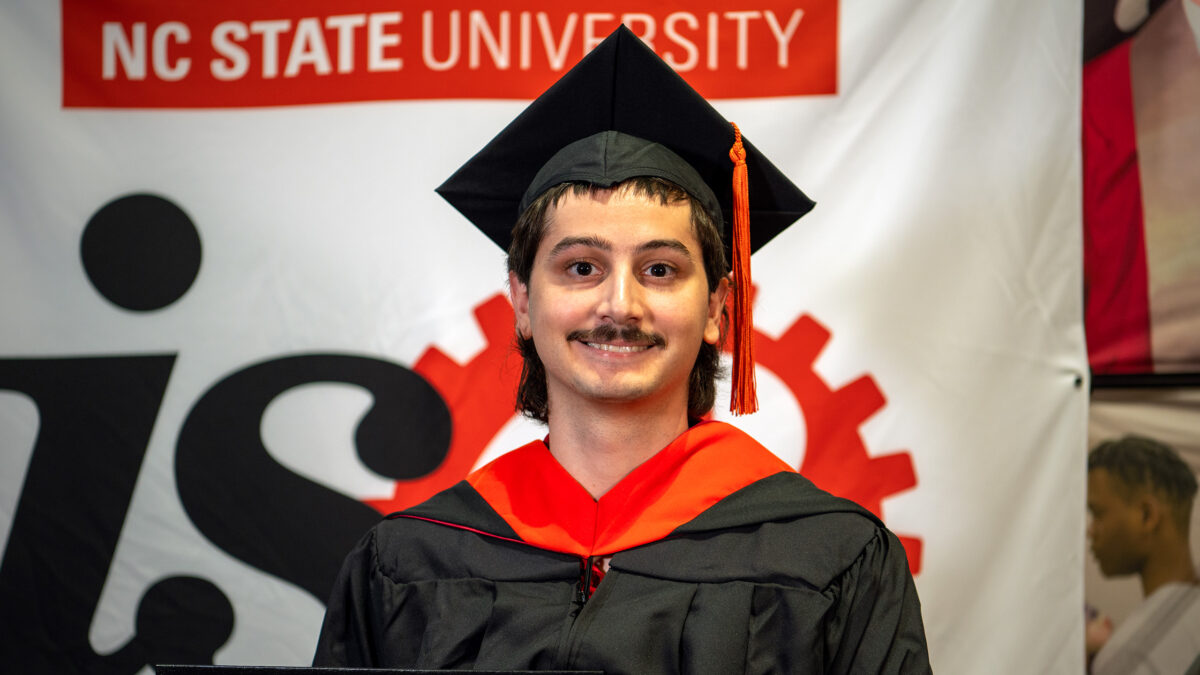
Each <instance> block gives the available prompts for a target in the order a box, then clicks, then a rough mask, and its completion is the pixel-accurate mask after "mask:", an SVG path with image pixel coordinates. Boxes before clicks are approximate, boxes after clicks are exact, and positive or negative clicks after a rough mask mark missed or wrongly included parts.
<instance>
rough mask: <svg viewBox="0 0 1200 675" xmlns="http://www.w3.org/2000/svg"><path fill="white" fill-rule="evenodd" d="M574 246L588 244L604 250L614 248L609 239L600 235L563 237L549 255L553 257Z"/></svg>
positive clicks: (589, 246)
mask: <svg viewBox="0 0 1200 675" xmlns="http://www.w3.org/2000/svg"><path fill="white" fill-rule="evenodd" d="M573 246H586V247H588V248H598V249H600V250H602V251H611V250H612V243H611V242H609V241H608V240H607V239H601V238H600V237H566V238H564V239H562V240H561V241H559V242H558V243H557V244H555V245H554V248H552V249H550V253H549V256H550V257H551V258H553V257H554V256H556V255H558V254H559V253H562V252H563V251H565V250H567V249H569V248H571V247H573Z"/></svg>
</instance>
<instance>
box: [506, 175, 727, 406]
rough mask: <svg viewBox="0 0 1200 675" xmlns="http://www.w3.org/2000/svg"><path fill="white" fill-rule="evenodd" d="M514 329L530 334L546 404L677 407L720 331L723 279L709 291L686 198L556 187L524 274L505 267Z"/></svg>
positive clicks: (685, 403)
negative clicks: (666, 200) (559, 191)
mask: <svg viewBox="0 0 1200 675" xmlns="http://www.w3.org/2000/svg"><path fill="white" fill-rule="evenodd" d="M509 281H510V286H511V288H512V299H513V308H514V310H515V312H516V323H517V331H518V332H519V333H520V334H521V335H524V336H527V337H528V336H531V337H532V338H533V340H534V342H535V344H536V346H537V352H538V355H539V356H540V357H541V360H542V363H543V365H544V366H545V369H546V388H547V393H548V395H549V400H550V403H551V406H552V409H554V410H570V409H572V408H574V407H575V406H576V404H578V403H582V402H612V403H618V402H647V403H649V402H652V403H653V404H654V405H665V406H675V405H678V406H679V409H680V410H681V411H686V409H687V396H688V376H689V374H690V372H691V370H692V366H693V365H694V364H695V362H696V354H697V353H698V352H699V349H700V345H701V343H702V342H704V341H707V342H710V343H715V342H716V341H717V339H718V338H719V336H720V316H721V310H722V308H723V306H724V302H725V294H726V292H727V289H728V284H727V282H726V281H724V280H722V282H721V284H720V285H719V287H718V289H717V291H716V292H715V293H712V294H709V292H708V284H707V280H706V278H705V274H704V264H703V259H702V253H701V249H700V244H699V242H698V240H697V238H696V235H695V233H694V232H693V228H692V223H691V208H690V206H689V205H688V204H687V203H676V204H669V205H662V204H660V203H659V202H658V200H657V199H655V198H648V197H644V196H641V195H634V194H631V193H629V192H628V191H625V190H621V189H617V190H615V191H601V192H598V193H595V194H592V195H582V196H577V195H574V194H571V193H568V194H566V195H565V196H564V197H563V199H562V200H561V201H560V202H559V203H558V205H557V206H556V207H554V208H552V209H551V210H550V212H549V213H548V214H547V224H546V230H545V234H544V236H543V237H542V241H541V243H540V244H539V245H538V250H537V255H536V256H535V258H534V261H533V267H532V269H531V271H530V275H529V284H528V285H525V284H522V283H521V282H520V281H519V280H518V279H517V278H516V277H515V275H510V279H509Z"/></svg>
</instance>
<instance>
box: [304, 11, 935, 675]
mask: <svg viewBox="0 0 1200 675" xmlns="http://www.w3.org/2000/svg"><path fill="white" fill-rule="evenodd" d="M731 146H732V147H733V148H734V151H733V153H732V156H733V158H734V159H735V160H736V163H735V162H731V160H730V156H731V153H730V147H731ZM743 157H744V158H745V164H746V165H748V169H743V168H742V167H743V164H742V159H743ZM746 173H748V175H749V178H748V182H749V183H750V184H751V185H753V186H755V187H756V189H757V193H756V194H758V195H760V196H758V197H757V199H756V200H755V199H752V200H751V201H749V202H748V203H747V202H739V198H738V197H731V196H730V195H733V194H736V193H737V192H738V191H739V190H742V192H743V196H744V186H745V184H746V182H747V181H746ZM739 174H740V175H739ZM734 184H740V185H742V186H743V187H742V188H738V187H733V188H731V185H734ZM439 192H441V193H442V195H443V196H445V197H446V198H447V199H448V200H450V201H451V203H453V204H454V205H455V206H456V207H457V208H458V209H459V210H460V211H462V212H463V213H464V214H465V215H467V217H469V218H470V219H471V220H472V221H473V222H474V223H475V224H476V225H477V226H479V227H480V229H481V230H483V231H484V232H485V233H486V234H488V235H489V237H491V238H492V239H493V240H494V241H496V242H497V243H498V244H500V245H501V246H502V247H503V248H505V249H507V250H508V251H509V283H510V288H511V297H512V302H513V309H514V311H515V315H516V332H517V336H518V343H519V345H520V348H521V351H522V355H523V356H524V358H525V366H524V368H525V369H524V372H523V374H522V382H521V388H520V391H519V392H518V408H519V409H521V410H522V411H523V412H525V414H527V415H529V416H531V417H534V418H535V419H539V420H541V421H543V422H546V423H547V426H548V428H549V431H548V434H547V436H546V438H545V439H544V440H541V441H535V442H532V443H530V444H528V445H526V446H523V447H521V448H518V449H516V450H514V451H512V452H510V453H508V454H507V455H504V456H502V457H501V458H499V459H497V460H495V461H494V462H492V463H491V464H489V465H487V466H485V467H483V468H481V469H480V470H478V471H476V472H475V473H473V474H471V475H470V476H469V477H468V478H467V480H466V481H464V482H462V483H460V484H459V485H457V486H455V487H454V488H452V489H450V490H448V491H446V492H443V493H441V494H439V495H437V496H435V497H434V498H433V499H431V500H430V501H428V502H426V503H424V504H422V505H420V506H417V507H415V508H413V509H410V510H408V511H405V512H402V513H399V514H393V516H391V517H389V518H388V519H387V520H385V521H384V522H383V523H381V524H380V525H378V526H377V527H376V528H374V529H373V530H372V531H371V532H370V533H368V535H367V536H366V537H365V538H364V539H363V540H362V542H361V543H360V545H359V546H358V548H356V549H355V551H353V552H351V554H350V556H349V557H348V559H347V562H346V565H345V567H344V569H343V571H342V574H341V576H340V578H339V581H338V584H337V587H336V588H335V590H334V594H333V597H332V598H331V600H330V603H329V609H328V612H327V614H326V620H325V626H324V628H323V630H322V635H321V639H320V644H319V645H318V649H317V657H316V659H315V662H316V663H317V664H334V665H353V666H400V667H420V668H457V669H490V670H546V669H561V670H569V669H576V670H589V669H590V670H599V671H603V672H606V673H678V672H689V673H714V674H718V673H732V672H739V673H765V672H784V673H848V672H856V673H858V672H861V673H896V672H927V671H928V669H929V665H928V655H927V652H926V646H925V637H924V630H923V627H922V623H921V616H920V607H919V602H918V600H917V596H916V592H915V589H914V587H913V582H912V577H911V575H910V574H909V571H908V566H907V561H906V559H905V555H904V550H903V548H902V547H901V546H900V544H899V542H898V541H897V539H896V538H895V536H893V535H892V534H891V533H890V532H888V531H887V530H886V529H885V528H884V527H883V526H882V524H881V523H879V521H878V520H877V519H875V518H874V517H873V516H872V515H871V514H869V513H868V512H866V511H864V510H863V509H861V508H859V507H858V506H856V505H854V504H852V503H850V502H847V501H845V500H841V499H837V498H834V497H832V496H830V495H828V494H826V493H824V492H821V491H820V490H818V489H816V488H815V487H814V486H813V485H812V484H811V483H809V482H808V481H806V480H805V479H803V478H801V477H800V476H799V475H798V474H796V473H795V472H794V470H792V469H791V468H790V467H788V466H787V465H786V464H784V463H783V462H781V461H780V460H779V459H777V458H776V457H775V456H774V455H773V454H771V453H770V452H769V451H768V450H766V449H765V448H763V447H762V446H761V445H759V444H758V443H756V442H755V441H754V440H753V439H751V438H750V437H749V436H747V435H746V434H744V433H742V432H740V431H739V430H737V429H736V428H734V427H732V426H730V425H726V424H722V423H718V422H711V421H707V422H706V421H703V420H702V418H703V417H704V416H705V415H707V413H709V412H710V411H711V408H712V406H713V399H714V391H715V389H714V378H715V376H716V374H717V371H718V370H719V367H718V357H719V350H720V341H721V337H722V332H723V329H724V327H725V321H726V319H725V307H726V298H727V295H728V294H730V292H731V283H732V282H731V279H730V277H729V276H728V270H729V266H728V264H727V262H726V251H725V246H724V244H723V243H722V239H721V232H722V230H723V229H724V227H723V221H724V217H723V211H724V210H726V209H725V208H724V207H725V206H726V205H732V207H733V208H732V209H730V210H732V211H734V212H735V214H736V213H737V212H739V211H740V213H741V215H740V216H737V215H735V223H734V226H733V228H732V229H733V230H734V235H733V238H734V239H739V235H741V236H740V242H736V241H735V244H734V246H733V247H732V248H733V253H734V257H735V262H734V265H733V267H734V270H735V271H734V279H733V280H732V281H733V282H740V285H741V290H742V291H743V292H746V291H748V290H749V279H748V276H747V275H746V273H745V270H746V267H745V265H746V258H747V257H748V255H749V249H750V248H753V247H755V246H759V245H762V244H763V243H765V242H766V241H767V240H768V239H769V238H770V237H771V236H773V235H774V234H776V233H778V232H779V231H781V230H782V229H783V228H784V227H786V226H787V225H789V224H790V223H791V222H792V221H794V220H795V219H796V218H798V217H799V216H800V215H803V214H804V213H805V212H807V211H808V209H809V208H811V206H812V203H811V202H810V201H809V200H808V198H807V197H805V196H804V195H803V193H801V192H800V191H799V190H798V189H796V188H795V186H793V185H791V183H790V181H788V180H787V179H786V177H784V176H783V175H782V174H781V173H779V172H778V171H777V170H776V169H775V168H774V167H772V166H770V164H769V162H766V160H765V159H763V158H761V157H760V156H758V155H757V152H756V151H755V150H754V149H753V147H751V146H749V145H748V144H745V145H743V144H742V143H741V141H740V138H739V137H738V135H737V132H736V130H735V129H734V128H733V127H731V126H730V125H729V124H728V123H727V122H725V121H724V119H723V118H721V116H720V115H718V114H717V113H716V112H715V111H714V110H712V108H711V107H709V106H708V105H707V103H705V102H704V101H703V99H701V98H700V97H699V96H698V95H696V94H695V92H693V91H692V90H691V89H690V88H689V87H688V86H687V85H686V84H685V83H683V81H682V80H681V79H680V78H679V77H678V76H677V75H675V74H674V73H673V72H672V71H671V70H670V69H669V68H668V67H667V66H666V65H665V64H663V63H662V62H661V61H660V60H659V59H658V58H657V57H656V56H655V55H654V54H653V52H650V51H649V50H648V49H647V48H646V47H645V46H644V45H643V44H642V43H641V42H640V41H639V40H638V39H637V38H636V37H635V36H633V35H632V33H629V32H628V31H627V30H625V29H621V30H619V31H618V32H617V33H615V34H614V35H613V36H611V37H610V38H609V39H608V40H606V41H605V42H604V43H603V44H601V45H600V46H599V47H597V48H596V50H594V51H593V52H592V53H591V54H590V55H589V56H588V57H586V58H585V59H584V60H583V61H581V62H580V64H579V65H578V66H576V67H575V68H574V69H572V71H570V72H569V73H568V74H567V75H565V76H564V77H563V78H562V80H560V81H559V83H558V84H556V85H555V86H554V87H552V88H551V89H550V90H548V91H547V92H546V93H545V94H543V96H541V97H539V98H538V100H536V101H535V102H534V103H533V104H531V105H530V107H529V108H528V109H527V110H526V112H525V113H523V114H522V115H521V116H520V117H518V118H517V120H515V121H514V122H513V123H512V124H510V125H509V127H508V128H506V129H505V130H504V131H502V132H501V133H500V134H499V135H498V136H497V137H496V139H495V140H494V141H493V142H492V143H491V144H489V146H488V147H486V148H485V149H484V150H482V151H481V152H480V153H479V154H478V155H476V157H475V158H473V159H472V160H471V162H469V163H468V164H467V165H466V166H464V167H463V169H461V170H460V171H459V172H458V173H456V174H455V176H454V177H452V178H451V179H450V180H449V181H447V183H446V184H445V185H443V186H442V187H441V188H439ZM718 194H720V195H722V197H718ZM753 196H754V195H753V194H752V197H753ZM748 212H749V213H753V215H754V219H755V222H754V228H753V230H751V231H746V230H744V229H741V228H744V227H745V226H746V220H745V216H746V214H747V213H748ZM515 214H520V217H519V218H518V220H517V224H516V227H515V228H514V227H513V226H512V222H513V217H514V215H515ZM747 298H748V294H747V295H746V296H743V299H742V302H741V304H740V306H735V311H734V316H733V318H732V322H733V326H732V330H733V331H735V332H737V331H738V330H739V329H740V330H743V331H744V330H746V329H747V328H748V323H747V322H748V321H749V318H748V317H747V316H745V315H744V314H743V313H739V312H738V311H737V310H738V309H739V308H740V309H742V310H744V309H746V305H747ZM735 342H738V344H736V345H735V351H739V352H742V354H743V356H745V352H746V347H747V345H746V343H745V342H744V341H736V340H735ZM746 363H751V364H752V361H747V360H743V361H738V360H737V359H735V373H734V379H735V389H739V390H740V391H741V392H742V393H743V395H744V398H743V399H742V401H741V405H742V407H744V408H751V407H753V406H752V404H751V401H752V389H750V388H748V387H747V386H746V385H747V383H748V377H747V375H748V373H747V369H746ZM750 372H752V371H750Z"/></svg>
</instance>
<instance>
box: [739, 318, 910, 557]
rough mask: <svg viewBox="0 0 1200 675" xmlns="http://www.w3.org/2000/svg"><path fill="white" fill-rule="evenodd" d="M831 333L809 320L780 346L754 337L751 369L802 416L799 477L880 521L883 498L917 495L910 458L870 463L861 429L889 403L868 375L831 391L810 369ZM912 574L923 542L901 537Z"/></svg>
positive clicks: (890, 457)
mask: <svg viewBox="0 0 1200 675" xmlns="http://www.w3.org/2000/svg"><path fill="white" fill-rule="evenodd" d="M829 338H830V332H829V329H827V328H825V327H824V326H822V325H821V324H820V323H818V322H817V320H816V319H814V318H812V317H811V316H809V315H808V314H804V315H802V316H801V317H800V318H799V319H796V321H795V322H793V323H792V325H791V326H789V327H788V329H787V331H786V332H785V333H784V334H783V335H782V336H780V338H779V339H778V340H773V339H771V338H770V337H768V336H766V335H764V334H763V333H762V332H761V331H759V330H757V329H755V331H754V352H755V353H754V357H755V359H754V360H755V363H756V364H757V365H758V366H760V367H764V368H766V369H768V370H770V371H771V372H772V373H774V374H775V375H776V376H777V377H778V378H779V379H780V380H782V381H783V383H784V384H786V385H787V388H788V390H789V391H791V392H792V396H793V397H794V398H795V399H796V402H797V403H799V404H800V409H801V410H802V411H803V412H804V423H805V425H806V428H807V434H808V438H807V445H806V447H805V449H804V461H803V463H802V464H801V466H800V467H799V468H800V473H802V474H804V476H805V477H806V478H808V479H809V480H811V481H812V482H813V483H816V484H817V486H818V487H820V488H821V489H823V490H827V491H829V492H832V493H833V494H835V495H839V496H841V497H845V498H847V499H850V500H852V501H855V502H857V503H858V504H860V505H861V506H862V507H863V508H865V509H868V510H869V511H871V512H872V513H874V514H875V515H876V516H879V517H880V518H882V517H883V500H884V498H885V497H889V496H891V495H894V494H897V493H900V492H904V491H905V490H908V489H909V488H913V487H916V485H917V477H916V474H915V473H914V471H913V464H912V456H911V455H910V454H909V453H908V452H907V451H904V452H894V453H891V454H888V455H882V456H879V457H872V456H871V455H870V454H869V453H868V452H867V446H866V443H864V442H863V439H862V434H861V433H859V426H860V425H862V423H863V422H866V421H867V419H868V418H870V417H871V415H874V414H875V413H876V412H877V411H879V410H880V409H881V408H883V406H884V404H885V403H886V402H887V399H885V398H884V396H883V392H882V391H880V389H879V386H878V385H877V384H876V383H875V380H874V379H873V378H871V376H869V375H863V376H862V377H860V378H858V379H856V380H854V381H853V382H851V383H849V384H847V385H845V386H843V387H841V388H839V389H833V388H831V387H830V386H829V385H828V384H826V383H825V381H824V380H822V379H821V377H820V376H819V375H817V373H816V370H815V369H814V367H813V365H814V363H815V362H816V360H817V356H818V355H819V354H820V353H821V350H822V349H824V348H825V344H826V343H827V342H829ZM899 539H900V543H902V544H903V545H904V550H905V552H906V553H907V554H908V566H909V569H910V570H911V571H912V573H913V574H916V573H917V572H919V571H920V570H921V539H920V538H918V537H912V536H899Z"/></svg>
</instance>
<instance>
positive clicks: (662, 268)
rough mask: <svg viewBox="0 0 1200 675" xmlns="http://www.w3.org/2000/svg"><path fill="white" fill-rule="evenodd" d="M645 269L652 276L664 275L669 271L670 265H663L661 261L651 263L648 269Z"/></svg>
mask: <svg viewBox="0 0 1200 675" xmlns="http://www.w3.org/2000/svg"><path fill="white" fill-rule="evenodd" d="M646 271H647V272H648V273H649V274H650V276H652V277H665V276H667V275H668V274H670V273H671V267H670V266H669V265H664V264H663V263H657V264H654V265H651V266H650V269H648V270H646Z"/></svg>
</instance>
